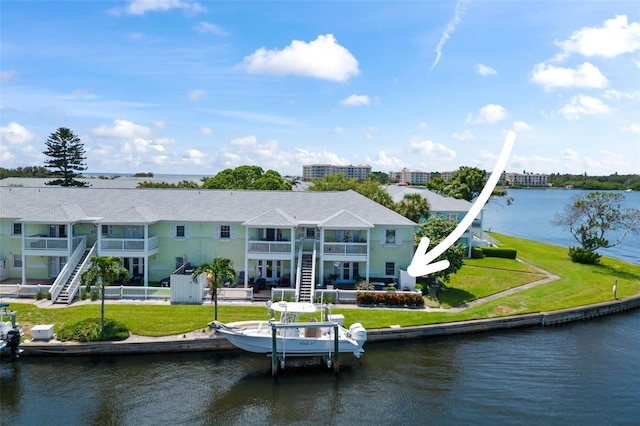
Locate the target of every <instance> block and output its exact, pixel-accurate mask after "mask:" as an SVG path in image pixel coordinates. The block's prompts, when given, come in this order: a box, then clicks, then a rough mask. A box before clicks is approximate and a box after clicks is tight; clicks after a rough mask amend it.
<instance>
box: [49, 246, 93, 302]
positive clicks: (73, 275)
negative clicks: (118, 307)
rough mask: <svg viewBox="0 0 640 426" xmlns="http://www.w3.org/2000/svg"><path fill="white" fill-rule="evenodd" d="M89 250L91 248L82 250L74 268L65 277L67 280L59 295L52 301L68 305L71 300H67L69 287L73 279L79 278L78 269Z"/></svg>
mask: <svg viewBox="0 0 640 426" xmlns="http://www.w3.org/2000/svg"><path fill="white" fill-rule="evenodd" d="M90 252H91V249H87V250H85V251H84V254H83V255H82V258H81V259H80V261H79V262H78V264H77V265H76V268H75V269H74V270H73V272H72V273H71V275H70V276H69V278H68V279H67V282H66V283H65V284H64V286H63V287H62V291H61V292H60V295H59V296H58V297H57V298H56V300H54V301H53V303H59V304H65V305H68V304H69V303H70V302H71V300H69V296H70V295H69V287H71V284H72V283H73V282H74V280H76V279H78V280H79V279H80V277H79V276H78V275H79V274H80V269H81V268H82V264H83V262H84V260H85V259H86V258H87V256H88V255H89V253H90Z"/></svg>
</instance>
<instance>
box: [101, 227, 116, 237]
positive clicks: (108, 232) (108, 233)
mask: <svg viewBox="0 0 640 426" xmlns="http://www.w3.org/2000/svg"><path fill="white" fill-rule="evenodd" d="M105 231H106V232H105ZM100 233H101V234H102V235H111V234H113V226H111V225H100Z"/></svg>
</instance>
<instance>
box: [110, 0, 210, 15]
mask: <svg viewBox="0 0 640 426" xmlns="http://www.w3.org/2000/svg"><path fill="white" fill-rule="evenodd" d="M172 9H182V10H183V11H185V12H187V13H189V14H196V13H204V12H206V11H207V8H206V7H204V6H203V5H201V4H200V3H198V2H192V1H185V0H130V1H129V4H128V5H127V6H125V7H116V8H113V9H111V10H110V11H109V12H110V13H111V14H112V15H116V16H120V15H137V16H142V15H144V14H145V13H147V12H166V11H168V10H172Z"/></svg>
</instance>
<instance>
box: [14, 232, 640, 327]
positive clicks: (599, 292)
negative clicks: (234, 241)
mask: <svg viewBox="0 0 640 426" xmlns="http://www.w3.org/2000/svg"><path fill="white" fill-rule="evenodd" d="M492 235H493V237H494V238H496V239H497V240H498V241H499V242H500V244H501V245H503V246H507V247H511V248H515V249H516V250H517V251H518V257H519V258H521V259H523V260H525V261H527V262H529V263H531V264H534V265H536V266H537V267H540V268H542V269H545V270H547V271H549V272H551V273H553V274H555V275H558V276H559V277H560V279H559V280H557V281H553V282H550V283H547V284H542V285H539V286H536V287H534V288H531V289H528V290H523V291H521V292H518V293H516V294H513V295H510V296H505V297H502V298H500V299H497V300H494V301H489V302H486V303H482V304H480V305H478V306H475V307H471V308H468V309H465V310H463V311H461V312H458V313H453V312H428V311H426V310H394V309H388V308H387V309H382V308H381V309H371V308H362V309H354V308H353V307H340V306H336V307H334V309H333V313H340V314H343V315H344V317H345V323H346V324H351V323H354V322H360V323H362V324H363V325H364V326H365V328H369V329H374V328H386V327H389V326H390V325H393V324H398V325H401V326H410V325H422V324H433V323H442V322H450V321H462V320H469V319H479V318H489V317H496V316H504V315H512V314H524V313H531V312H541V311H550V310H555V309H560V308H567V307H575V306H580V305H586V304H591V303H597V302H603V301H607V300H611V299H612V291H611V289H612V286H613V284H614V283H615V282H616V281H617V283H618V292H617V294H618V297H625V296H631V295H636V294H640V265H634V264H630V263H627V262H624V261H621V260H616V259H611V258H606V257H603V258H602V261H601V262H602V264H601V265H599V266H590V265H578V264H575V263H573V262H571V261H570V260H569V258H568V256H567V248H566V247H559V246H553V245H549V244H544V243H538V242H533V241H528V240H523V239H520V238H515V237H510V236H506V235H500V234H492ZM540 277H541V275H539V273H538V272H537V271H536V270H535V269H532V268H530V267H529V266H528V265H526V264H523V263H521V262H517V261H514V260H506V259H495V258H485V259H468V260H465V266H463V267H462V269H461V270H460V271H459V272H458V274H456V275H455V276H453V277H452V279H451V282H450V283H448V284H447V285H446V286H445V288H444V289H443V292H442V294H441V302H442V304H443V306H457V305H459V304H460V303H464V302H468V301H470V300H474V299H477V298H481V297H485V296H488V295H490V294H494V293H497V292H500V291H502V290H505V289H508V288H511V287H515V286H520V285H522V284H525V283H528V282H531V281H534V280H537V279H539V278H540ZM5 301H8V302H10V303H11V309H13V310H15V311H17V313H18V321H19V322H20V323H21V324H22V327H23V329H24V330H25V332H26V333H27V334H28V330H30V329H31V326H32V325H34V324H55V328H54V330H58V329H59V327H61V326H62V325H64V324H65V323H68V322H75V321H79V320H81V319H85V318H88V317H99V316H100V304H99V303H94V304H91V305H76V306H73V305H72V306H70V307H67V308H54V309H41V308H38V307H35V306H33V305H31V304H26V303H17V302H16V303H13V302H12V301H11V300H5ZM218 310H219V312H218V318H219V319H220V320H221V321H223V322H232V321H239V320H245V319H260V318H263V319H265V320H268V316H267V312H266V309H265V308H264V307H263V306H237V305H233V306H230V305H220V306H219V307H218ZM105 312H106V316H107V317H109V318H113V319H115V320H117V321H120V322H122V323H123V324H125V325H126V326H127V327H129V329H130V330H131V332H132V333H135V334H140V335H147V336H162V335H172V334H181V333H186V332H189V331H194V330H198V329H204V328H206V327H207V323H208V322H209V321H211V320H212V319H213V307H212V306H211V305H151V304H144V303H143V304H138V305H135V304H107V305H106V307H105Z"/></svg>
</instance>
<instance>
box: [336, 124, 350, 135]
mask: <svg viewBox="0 0 640 426" xmlns="http://www.w3.org/2000/svg"><path fill="white" fill-rule="evenodd" d="M346 131H347V129H345V128H344V127H341V126H336V127H334V128H333V133H335V134H337V135H340V134H342V133H344V132H346Z"/></svg>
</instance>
